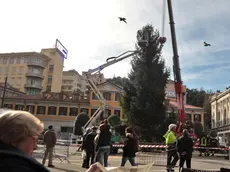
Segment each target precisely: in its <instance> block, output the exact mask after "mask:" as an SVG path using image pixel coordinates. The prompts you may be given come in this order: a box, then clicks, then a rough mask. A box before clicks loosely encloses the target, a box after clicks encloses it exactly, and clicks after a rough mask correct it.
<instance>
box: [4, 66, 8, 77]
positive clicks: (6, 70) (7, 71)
mask: <svg viewBox="0 0 230 172" xmlns="http://www.w3.org/2000/svg"><path fill="white" fill-rule="evenodd" d="M5 71H6V72H5V73H6V75H7V74H8V67H6V69H5Z"/></svg>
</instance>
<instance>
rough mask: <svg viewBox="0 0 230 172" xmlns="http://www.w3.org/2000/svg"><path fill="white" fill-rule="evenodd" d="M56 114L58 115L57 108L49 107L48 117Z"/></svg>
mask: <svg viewBox="0 0 230 172" xmlns="http://www.w3.org/2000/svg"><path fill="white" fill-rule="evenodd" d="M56 113H57V107H55V106H49V107H48V115H56Z"/></svg>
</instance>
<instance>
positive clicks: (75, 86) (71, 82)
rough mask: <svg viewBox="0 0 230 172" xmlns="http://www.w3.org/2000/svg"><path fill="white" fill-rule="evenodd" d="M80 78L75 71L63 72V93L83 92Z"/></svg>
mask: <svg viewBox="0 0 230 172" xmlns="http://www.w3.org/2000/svg"><path fill="white" fill-rule="evenodd" d="M82 82H83V81H82V76H81V75H80V74H79V73H78V72H77V71H76V70H69V71H63V76H62V88H61V89H62V91H63V92H65V93H73V92H84V91H85V88H84V87H85V85H84V84H82Z"/></svg>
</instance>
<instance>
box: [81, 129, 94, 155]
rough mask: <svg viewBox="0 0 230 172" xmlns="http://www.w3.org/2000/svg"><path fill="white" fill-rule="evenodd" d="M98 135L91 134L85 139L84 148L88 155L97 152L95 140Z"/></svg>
mask: <svg viewBox="0 0 230 172" xmlns="http://www.w3.org/2000/svg"><path fill="white" fill-rule="evenodd" d="M96 135H97V133H96V132H91V133H89V134H88V135H87V136H86V137H85V140H84V141H83V148H84V150H85V151H86V152H87V153H93V152H94V151H95V144H94V138H95V137H96Z"/></svg>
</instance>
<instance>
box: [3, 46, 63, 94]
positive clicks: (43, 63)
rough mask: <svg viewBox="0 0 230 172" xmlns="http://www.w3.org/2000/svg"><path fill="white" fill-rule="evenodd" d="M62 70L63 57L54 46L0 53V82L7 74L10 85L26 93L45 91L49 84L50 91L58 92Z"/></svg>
mask: <svg viewBox="0 0 230 172" xmlns="http://www.w3.org/2000/svg"><path fill="white" fill-rule="evenodd" d="M62 70H63V59H62V57H61V55H60V54H59V51H57V49H56V48H52V49H42V52H41V53H37V52H21V53H4V54H0V82H4V81H5V77H6V76H7V80H8V83H9V84H10V85H12V86H13V87H15V88H17V89H19V90H20V91H22V92H25V93H26V94H28V95H33V94H39V93H41V92H42V91H46V90H47V89H49V87H48V86H49V85H50V91H53V92H60V91H61V81H60V77H62ZM54 83H55V84H54ZM59 83H60V84H59Z"/></svg>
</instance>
